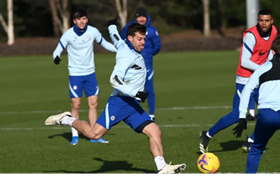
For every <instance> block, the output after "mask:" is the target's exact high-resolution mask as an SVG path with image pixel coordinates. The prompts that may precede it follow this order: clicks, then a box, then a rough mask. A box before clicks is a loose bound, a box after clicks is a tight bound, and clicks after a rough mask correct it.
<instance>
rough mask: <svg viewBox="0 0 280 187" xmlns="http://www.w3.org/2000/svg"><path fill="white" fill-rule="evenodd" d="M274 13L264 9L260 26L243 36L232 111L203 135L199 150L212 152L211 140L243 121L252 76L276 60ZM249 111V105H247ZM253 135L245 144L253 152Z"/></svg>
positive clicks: (260, 14)
mask: <svg viewBox="0 0 280 187" xmlns="http://www.w3.org/2000/svg"><path fill="white" fill-rule="evenodd" d="M272 24H273V18H272V12H271V11H270V10H268V9H262V10H260V11H259V13H258V23H257V25H255V26H254V27H251V28H249V29H247V30H245V32H244V33H243V44H242V46H241V51H240V57H239V64H238V67H237V71H236V74H237V75H236V90H235V94H234V98H233V103H232V111H231V112H230V113H229V114H227V115H226V116H224V117H222V118H221V119H220V120H219V121H218V122H217V123H216V124H214V125H213V126H212V127H211V128H210V129H209V130H208V131H202V132H201V133H200V137H199V140H200V144H199V150H200V152H201V153H205V152H207V150H208V144H209V141H210V139H211V138H212V137H213V136H214V135H215V134H217V133H218V132H219V131H221V130H223V129H225V128H227V127H229V126H231V125H233V124H235V123H237V122H238V120H239V109H238V107H239V102H240V96H241V93H242V90H243V88H244V86H245V84H246V83H247V81H248V80H249V78H250V76H251V75H252V73H253V72H254V71H255V70H256V69H257V68H258V67H259V66H260V65H261V64H263V63H264V62H266V60H267V59H271V58H272V57H273V54H272V51H271V50H270V47H271V44H272V42H273V40H274V39H275V38H276V35H277V30H276V28H275V27H274V26H273V25H272ZM252 94H253V97H254V98H255V99H256V100H257V99H258V89H255V90H254V92H253V93H252ZM247 108H248V106H247ZM253 136H254V135H253V134H252V135H251V136H250V138H247V139H246V141H245V142H244V144H243V146H242V149H243V150H244V151H249V149H250V147H251V144H252V142H253V141H254V138H253Z"/></svg>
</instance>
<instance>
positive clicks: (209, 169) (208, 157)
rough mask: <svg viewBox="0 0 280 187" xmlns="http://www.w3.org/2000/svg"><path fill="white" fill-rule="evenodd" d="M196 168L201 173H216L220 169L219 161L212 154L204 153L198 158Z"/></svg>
mask: <svg viewBox="0 0 280 187" xmlns="http://www.w3.org/2000/svg"><path fill="white" fill-rule="evenodd" d="M197 167H198V169H199V171H201V172H202V173H216V172H217V171H218V169H219V167H220V160H219V158H218V157H217V156H216V155H214V154H213V153H204V154H202V155H200V157H199V158H198V160H197Z"/></svg>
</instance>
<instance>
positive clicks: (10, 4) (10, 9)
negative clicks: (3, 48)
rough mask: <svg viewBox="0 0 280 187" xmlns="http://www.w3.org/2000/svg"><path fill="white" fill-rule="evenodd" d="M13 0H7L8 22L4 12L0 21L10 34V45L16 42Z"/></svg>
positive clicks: (0, 16) (0, 15)
mask: <svg viewBox="0 0 280 187" xmlns="http://www.w3.org/2000/svg"><path fill="white" fill-rule="evenodd" d="M13 13H14V11H13V0H7V15H8V19H7V23H6V22H5V20H4V18H3V16H2V14H1V13H0V22H1V24H2V26H3V27H4V30H5V31H6V33H7V35H8V42H7V44H8V45H13V44H14V43H15V33H14V18H13Z"/></svg>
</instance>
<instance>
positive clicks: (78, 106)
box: [71, 102, 81, 110]
mask: <svg viewBox="0 0 280 187" xmlns="http://www.w3.org/2000/svg"><path fill="white" fill-rule="evenodd" d="M71 107H72V109H74V110H79V109H80V107H81V103H79V102H72V103H71Z"/></svg>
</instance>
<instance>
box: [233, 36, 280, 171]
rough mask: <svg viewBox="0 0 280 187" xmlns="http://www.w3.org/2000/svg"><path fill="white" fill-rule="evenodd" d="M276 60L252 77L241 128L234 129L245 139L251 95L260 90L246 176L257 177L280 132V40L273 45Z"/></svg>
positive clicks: (245, 95) (245, 92)
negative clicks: (265, 150)
mask: <svg viewBox="0 0 280 187" xmlns="http://www.w3.org/2000/svg"><path fill="white" fill-rule="evenodd" d="M271 49H272V50H273V51H274V52H275V55H274V57H273V59H272V60H271V61H269V62H266V63H265V64H263V65H262V66H260V67H259V68H258V69H257V70H256V71H255V72H254V73H253V74H252V75H251V77H250V79H249V81H248V82H247V84H246V86H245V87H244V90H243V92H242V95H241V99H240V106H239V110H240V114H239V124H238V125H237V126H236V127H235V128H234V129H233V130H234V134H236V137H241V134H242V131H243V129H247V121H246V107H247V106H248V102H249V97H250V93H251V92H252V91H253V90H254V89H256V88H260V89H259V102H258V115H257V122H256V127H255V130H254V142H253V144H252V146H251V150H250V151H249V154H248V156H247V166H246V173H256V172H257V169H258V166H259V163H260V159H261V157H262V154H263V151H264V149H265V147H266V145H267V143H268V141H269V139H270V138H271V137H272V136H273V134H274V133H275V132H276V131H277V130H279V129H280V73H279V72H280V37H279V36H278V37H277V38H276V39H275V40H274V41H273V43H272V46H271Z"/></svg>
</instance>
